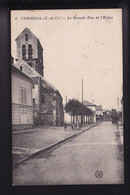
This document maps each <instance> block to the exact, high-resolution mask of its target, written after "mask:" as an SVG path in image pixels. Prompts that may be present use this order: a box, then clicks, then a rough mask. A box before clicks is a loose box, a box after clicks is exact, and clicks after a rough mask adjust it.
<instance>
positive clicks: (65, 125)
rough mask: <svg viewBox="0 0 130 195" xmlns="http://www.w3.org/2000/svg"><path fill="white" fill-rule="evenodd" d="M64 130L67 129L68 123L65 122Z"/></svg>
mask: <svg viewBox="0 0 130 195" xmlns="http://www.w3.org/2000/svg"><path fill="white" fill-rule="evenodd" d="M64 131H67V124H66V123H65V124H64Z"/></svg>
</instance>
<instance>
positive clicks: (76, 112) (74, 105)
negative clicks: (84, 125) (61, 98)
mask: <svg viewBox="0 0 130 195" xmlns="http://www.w3.org/2000/svg"><path fill="white" fill-rule="evenodd" d="M65 111H66V112H67V113H68V114H70V115H71V116H73V123H74V118H75V116H76V118H77V116H81V119H82V117H83V116H91V115H93V112H92V111H91V110H90V109H89V108H87V107H86V106H85V105H84V104H82V103H81V102H79V101H78V100H76V99H72V100H69V102H68V103H67V104H66V105H65ZM81 121H82V120H81Z"/></svg>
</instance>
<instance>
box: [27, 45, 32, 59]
mask: <svg viewBox="0 0 130 195" xmlns="http://www.w3.org/2000/svg"><path fill="white" fill-rule="evenodd" d="M28 58H29V59H32V45H31V44H29V45H28Z"/></svg>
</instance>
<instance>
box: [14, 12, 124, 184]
mask: <svg viewBox="0 0 130 195" xmlns="http://www.w3.org/2000/svg"><path fill="white" fill-rule="evenodd" d="M122 42H123V40H122V9H82V10H80V9H79V10H78V9H77V10H75V9H74V10H13V11H11V56H12V57H11V78H12V80H11V83H12V168H13V170H12V178H13V183H12V184H13V185H76V184H85V185H87V184H123V183H124V157H123V156H124V152H123V148H124V143H123V135H124V133H123V60H122V58H123V57H122V56H123V51H122Z"/></svg>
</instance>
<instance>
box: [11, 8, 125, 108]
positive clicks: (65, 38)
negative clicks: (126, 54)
mask: <svg viewBox="0 0 130 195" xmlns="http://www.w3.org/2000/svg"><path fill="white" fill-rule="evenodd" d="M27 16H28V17H41V18H42V20H39V19H38V18H37V20H23V19H22V18H21V17H27ZM45 16H47V17H48V18H50V17H55V16H58V17H59V20H57V18H55V19H48V20H46V19H43V17H45ZM60 16H61V19H60ZM68 16H69V18H70V17H71V19H67V17H68ZM74 16H76V17H82V16H84V17H85V19H73V17H74ZM88 16H91V17H94V19H92V18H91V19H90V18H88ZM98 16H99V19H98ZM102 16H106V17H108V16H109V19H103V17H102ZM16 17H17V19H16ZM62 17H64V18H62ZM96 17H97V18H96ZM110 17H111V18H110ZM112 17H113V18H112ZM87 18H88V19H87ZM25 27H28V28H29V29H30V30H31V31H32V33H33V34H34V35H35V36H37V37H38V39H39V40H40V42H41V45H42V46H43V49H44V53H43V56H44V71H45V72H44V75H45V78H46V79H47V80H48V81H49V82H50V83H51V84H53V85H54V86H55V87H56V88H57V89H58V90H59V92H60V93H61V95H62V97H63V101H64V102H65V96H66V95H67V98H68V99H71V98H76V99H79V100H80V101H81V100H82V90H81V89H82V78H83V80H84V99H85V100H88V101H92V100H94V103H95V104H97V105H99V104H102V105H103V108H104V109H106V108H108V109H111V108H117V98H118V97H119V98H121V97H122V21H121V10H120V9H118V10H112V9H111V10H62V11H61V10H53V11H52V10H50V11H45V10H44V11H42V10H41V11H39V10H38V11H14V12H13V13H12V18H11V46H12V56H13V57H14V58H15V57H16V43H15V38H16V37H17V36H18V35H19V34H20V33H21V32H22V31H23V30H24V28H25Z"/></svg>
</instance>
